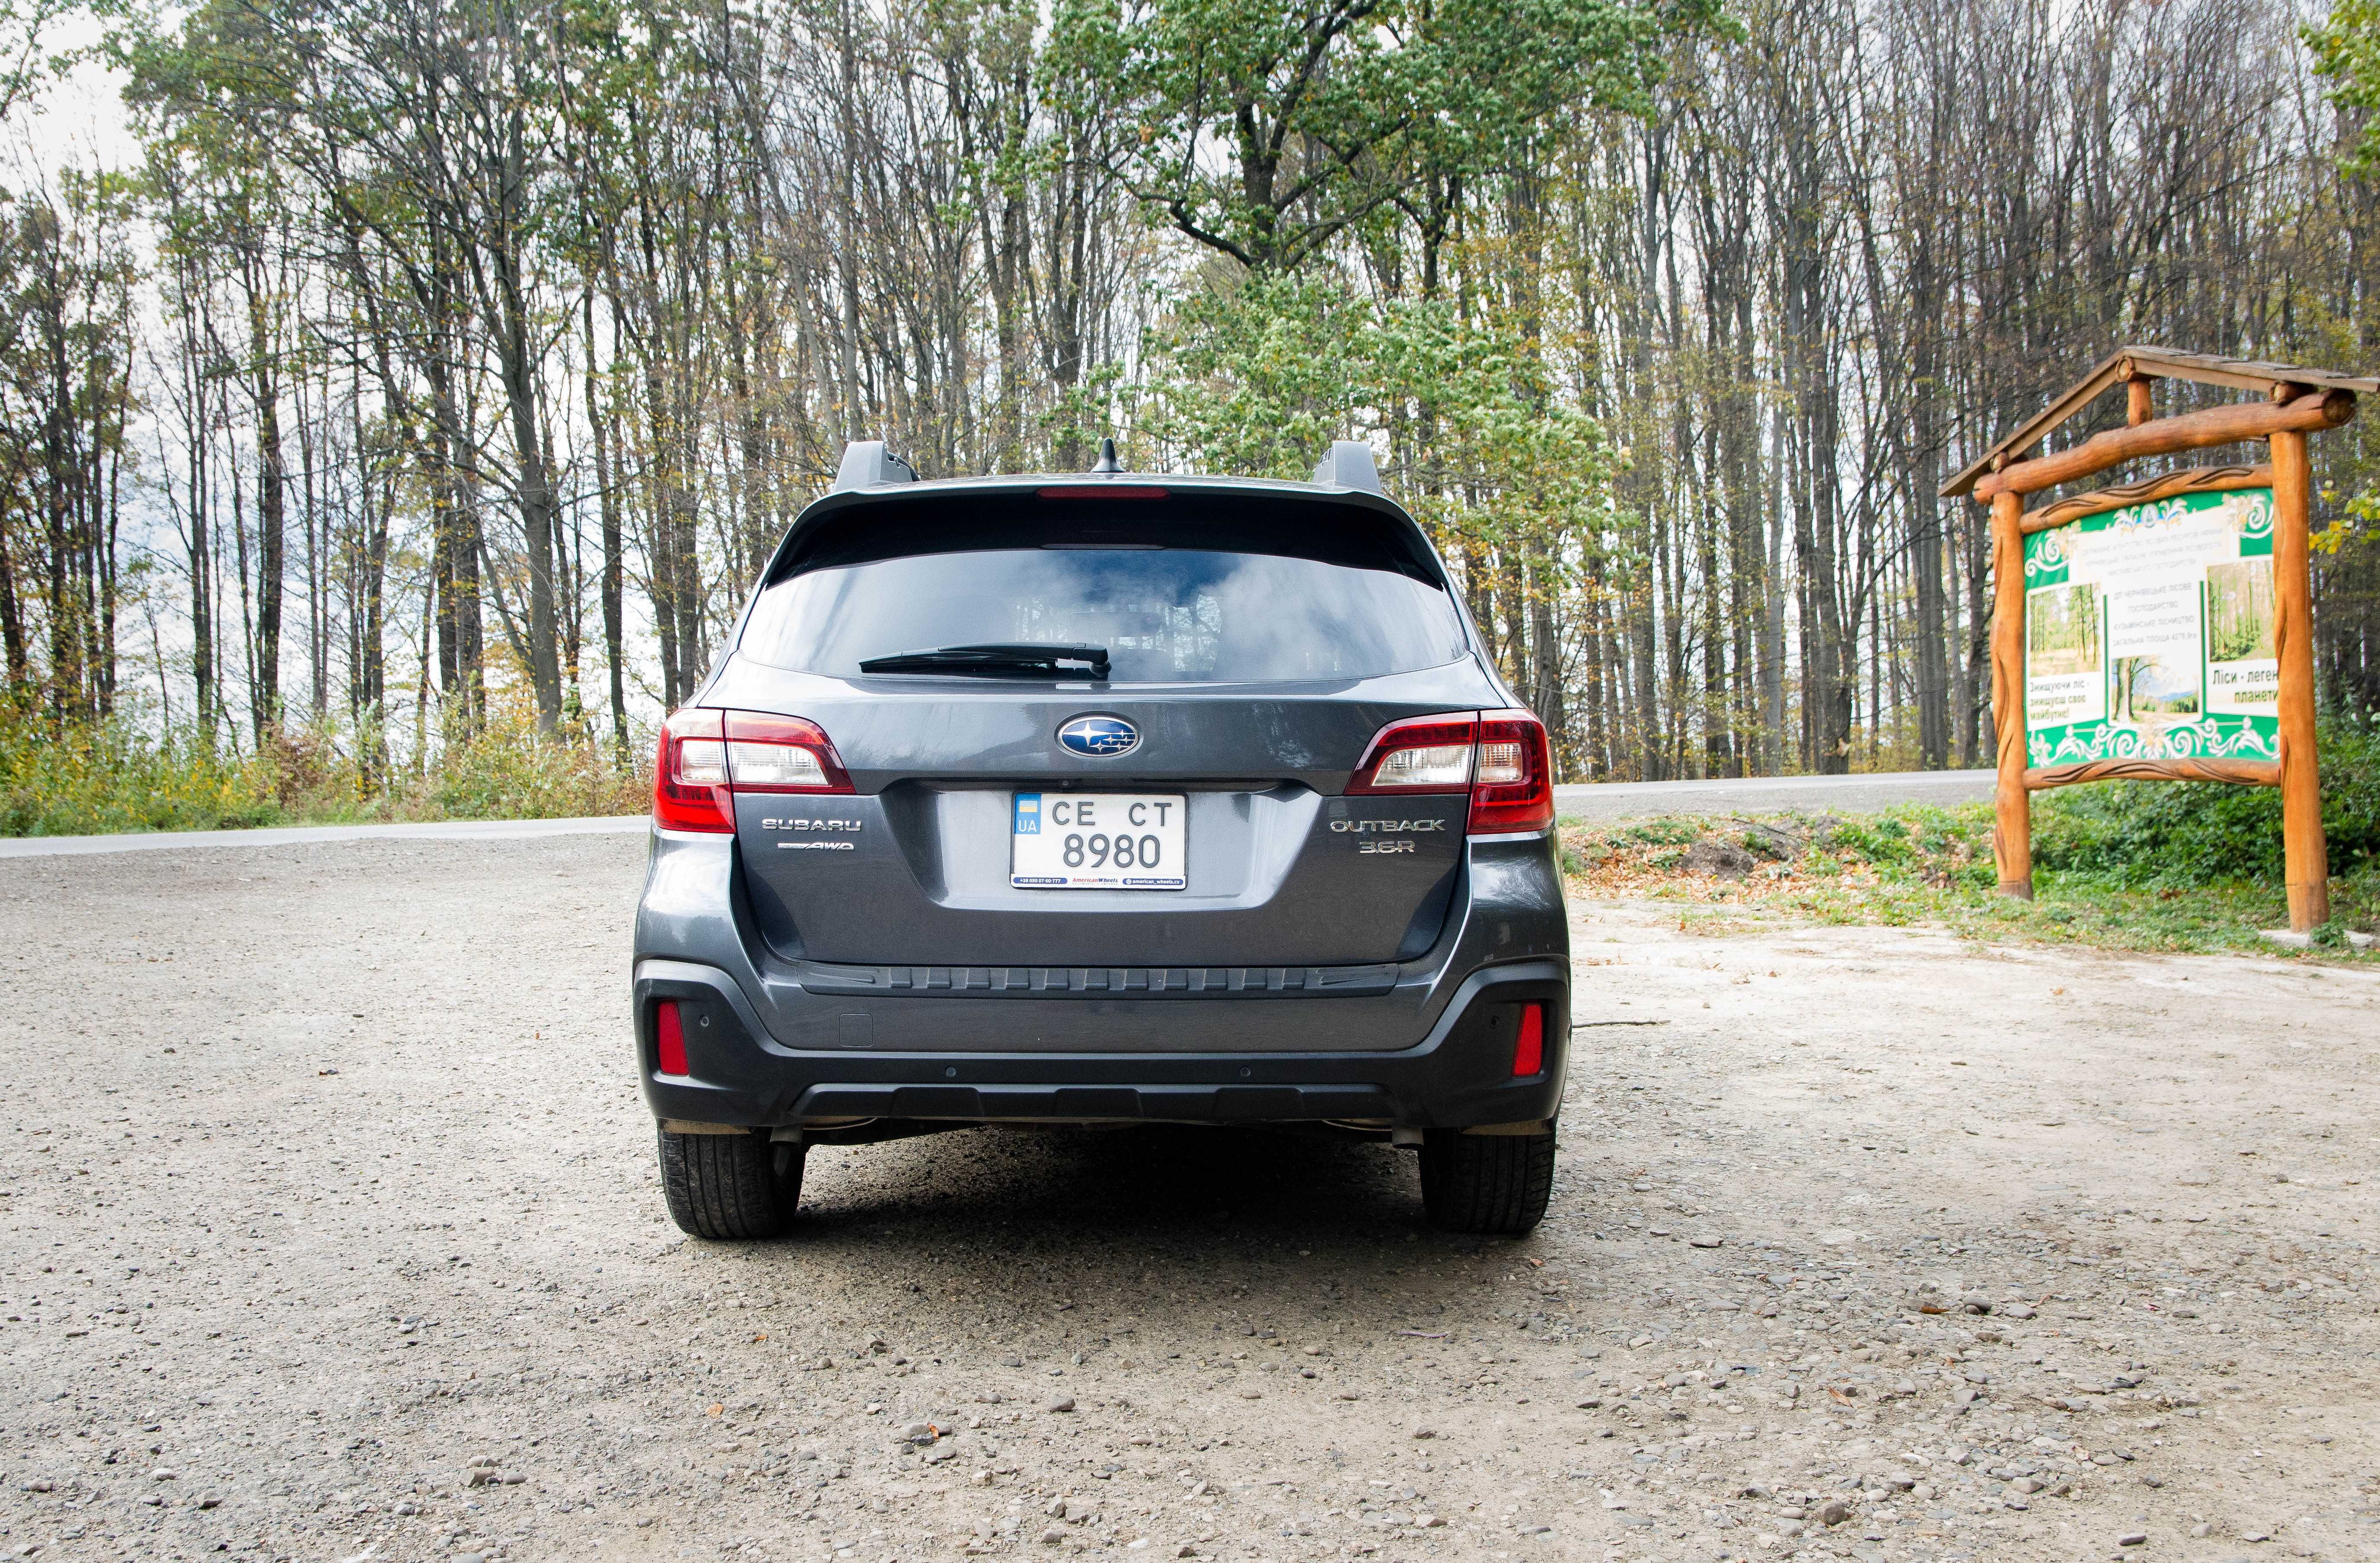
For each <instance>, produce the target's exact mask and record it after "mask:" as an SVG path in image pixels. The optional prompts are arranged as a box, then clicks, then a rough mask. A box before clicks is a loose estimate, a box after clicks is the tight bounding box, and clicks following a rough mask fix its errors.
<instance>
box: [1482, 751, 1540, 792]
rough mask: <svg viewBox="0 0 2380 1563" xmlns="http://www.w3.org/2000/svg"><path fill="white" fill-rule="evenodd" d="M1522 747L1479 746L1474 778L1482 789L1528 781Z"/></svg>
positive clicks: (1526, 763) (1526, 765)
mask: <svg viewBox="0 0 2380 1563" xmlns="http://www.w3.org/2000/svg"><path fill="white" fill-rule="evenodd" d="M1525 753H1526V751H1525V749H1524V747H1523V745H1519V744H1515V743H1511V742H1504V743H1496V744H1482V745H1479V774H1478V775H1477V776H1476V777H1475V778H1474V780H1475V781H1476V782H1478V783H1479V784H1480V785H1481V786H1483V787H1509V786H1511V785H1512V783H1513V782H1523V781H1526V780H1527V779H1528V774H1529V771H1528V762H1527V760H1526V759H1525V758H1524V755H1525Z"/></svg>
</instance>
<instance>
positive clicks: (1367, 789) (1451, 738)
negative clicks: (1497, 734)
mask: <svg viewBox="0 0 2380 1563" xmlns="http://www.w3.org/2000/svg"><path fill="white" fill-rule="evenodd" d="M1475 725H1476V724H1475V723H1474V722H1473V721H1472V720H1471V717H1470V715H1469V713H1467V712H1466V713H1464V714H1463V715H1462V716H1460V717H1412V718H1408V719H1407V720H1405V721H1392V722H1390V724H1389V725H1388V726H1386V727H1384V728H1382V729H1380V731H1379V733H1378V736H1376V737H1374V738H1373V740H1372V746H1371V747H1370V748H1369V749H1368V750H1366V752H1365V755H1364V763H1363V764H1361V765H1359V766H1357V767H1356V768H1355V774H1354V776H1353V777H1352V778H1350V779H1349V781H1348V782H1347V791H1348V792H1350V793H1354V794H1363V793H1465V792H1469V791H1470V790H1471V759H1472V755H1471V749H1472V739H1473V735H1474V731H1475Z"/></svg>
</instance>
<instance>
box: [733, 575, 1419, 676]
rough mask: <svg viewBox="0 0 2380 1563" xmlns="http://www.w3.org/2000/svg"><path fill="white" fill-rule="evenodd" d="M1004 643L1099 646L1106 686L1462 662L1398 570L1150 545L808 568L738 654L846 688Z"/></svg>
mask: <svg viewBox="0 0 2380 1563" xmlns="http://www.w3.org/2000/svg"><path fill="white" fill-rule="evenodd" d="M1018 641H1036V642H1042V643H1083V644H1089V645H1094V646H1103V647H1105V648H1107V651H1108V657H1109V660H1110V663H1111V668H1112V672H1111V675H1110V676H1111V682H1114V683H1118V684H1198V683H1223V684H1275V683H1294V682H1298V681H1301V680H1308V679H1348V678H1375V677H1378V676H1379V675H1381V674H1383V673H1394V672H1412V671H1414V670H1415V669H1418V668H1430V667H1437V666H1439V665H1440V664H1442V663H1446V662H1451V661H1453V660H1455V659H1456V658H1458V657H1460V656H1461V655H1463V630H1462V625H1461V622H1460V621H1459V620H1458V619H1457V617H1456V615H1455V611H1454V606H1453V604H1452V603H1451V601H1450V600H1448V598H1447V595H1446V593H1445V591H1444V590H1443V589H1441V588H1439V587H1437V586H1434V585H1431V584H1430V583H1428V582H1427V581H1422V580H1417V579H1415V577H1414V576H1412V575H1410V574H1407V573H1404V571H1403V570H1400V569H1390V568H1376V567H1367V566H1366V565H1364V564H1356V563H1342V562H1334V561H1330V560H1325V559H1313V558H1296V557H1290V556H1287V555H1283V554H1277V553H1264V552H1245V551H1220V550H1207V549H1192V548H1173V547H1167V546H1163V545H1160V544H1157V543H1152V542H1126V543H1115V542H1088V543H1086V542H1066V543H1058V544H1050V543H1044V544H1040V545H1038V546H1033V547H1000V548H989V549H974V550H957V551H950V552H938V553H928V554H911V555H905V556H903V557H899V558H890V559H874V560H868V561H867V562H864V563H851V564H836V565H827V566H824V567H813V568H811V569H809V570H807V571H806V572H804V573H802V574H799V575H795V576H792V577H790V578H788V579H784V580H780V581H778V582H777V583H775V584H774V585H772V586H771V587H769V588H767V589H765V590H764V591H762V592H761V594H760V598H759V601H758V603H756V604H755V605H754V607H753V610H752V618H751V622H750V623H749V624H747V626H746V628H745V631H744V638H743V641H742V644H741V647H740V649H741V651H742V653H743V654H744V655H745V656H747V657H750V658H752V659H753V660H755V661H759V662H765V663H768V664H769V665H771V666H772V667H781V668H793V669H796V670H798V671H801V672H816V673H828V674H832V675H836V676H839V677H846V678H847V677H852V676H856V675H857V674H858V672H859V664H860V663H861V662H862V661H865V660H870V659H872V658H877V657H889V656H897V655H899V654H901V653H903V652H908V651H930V650H933V649H935V648H940V647H946V646H965V645H983V644H988V643H996V642H999V643H1005V642H1018ZM934 676H942V675H934ZM1070 676H1073V677H1079V676H1080V675H1079V674H1074V675H1070Z"/></svg>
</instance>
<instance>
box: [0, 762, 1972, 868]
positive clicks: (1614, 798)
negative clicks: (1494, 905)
mask: <svg viewBox="0 0 2380 1563" xmlns="http://www.w3.org/2000/svg"><path fill="white" fill-rule="evenodd" d="M1991 795H1992V773H1991V772H1990V771H1988V770H1896V771H1887V772H1882V773H1879V774H1876V775H1872V776H1772V777H1766V778H1755V779H1753V780H1750V781H1742V782H1599V783H1597V784H1594V785H1591V786H1583V787H1557V788H1555V789H1554V796H1555V798H1556V799H1557V800H1558V802H1559V805H1560V810H1561V817H1562V818H1564V819H1579V820H1598V819H1633V818H1642V817H1644V816H1645V815H1651V814H1775V813H1780V812H1782V811H1784V810H1786V809H1803V810H1805V811H1809V812H1816V811H1818V810H1821V809H1824V810H1829V811H1832V812H1835V813H1839V814H1857V813H1863V812H1865V811H1868V810H1873V809H1879V808H1885V807H1888V806H1891V805H1893V804H1900V803H1939V804H1950V803H1973V802H1977V801H1980V800H1983V799H1985V798H1989V797H1990V796H1991ZM644 829H645V817H644V816H643V815H641V814H633V815H614V816H608V817H601V818H591V819H457V820H447V821H443V822H440V823H437V824H430V825H308V826H300V827H297V828H294V829H290V830H149V831H138V832H131V833H128V834H124V835H117V836H19V837H14V838H10V839H5V840H0V858H9V857H68V856H74V855H77V854H83V853H95V852H164V851H171V850H173V849H175V848H177V847H180V848H188V847H226V846H242V847H278V846H305V845H310V844H312V843H314V842H375V841H398V842H402V841H419V842H448V841H502V840H506V839H513V838H520V837H534V836H587V835H611V834H615V833H616V834H625V835H637V834H640V833H642V832H643V830H644Z"/></svg>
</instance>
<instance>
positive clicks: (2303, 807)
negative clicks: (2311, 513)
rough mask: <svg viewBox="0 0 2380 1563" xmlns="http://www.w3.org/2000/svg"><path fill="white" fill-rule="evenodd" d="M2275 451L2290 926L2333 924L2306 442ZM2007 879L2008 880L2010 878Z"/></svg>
mask: <svg viewBox="0 0 2380 1563" xmlns="http://www.w3.org/2000/svg"><path fill="white" fill-rule="evenodd" d="M2272 445H2273V609H2274V613H2273V644H2274V648H2275V649H2276V650H2277V652H2278V653H2279V656H2280V664H2281V666H2280V672H2281V689H2280V711H2279V716H2280V724H2279V725H2280V731H2281V850H2282V862H2283V872H2282V879H2283V882H2284V883H2285V884H2286V885H2287V886H2288V887H2289V927H2292V928H2295V929H2297V930H2298V931H2299V932H2300V933H2303V932H2304V931H2305V930H2306V929H2308V928H2312V927H2318V926H2319V925H2321V924H2323V923H2326V922H2328V921H2330V861H2329V847H2328V845H2327V843H2325V842H2324V840H2323V834H2322V782H2321V777H2320V772H2319V769H2318V761H2319V759H2320V754H2319V752H2318V750H2317V748H2316V746H2315V743H2314V735H2313V580H2312V578H2311V576H2310V570H2311V565H2310V563H2309V561H2308V558H2307V555H2308V553H2309V551H2310V550H2309V548H2308V537H2307V532H2308V528H2309V526H2310V521H2309V518H2308V495H2307V491H2308V490H2309V489H2310V488H2311V487H2312V486H2313V470H2312V468H2311V467H2310V466H2309V465H2308V463H2307V460H2306V437H2305V435H2304V434H2303V433H2301V432H2298V431H2295V430H2285V431H2281V432H2277V433H2275V434H2274V435H2273V436H2272ZM2003 878H2005V876H2003Z"/></svg>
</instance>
